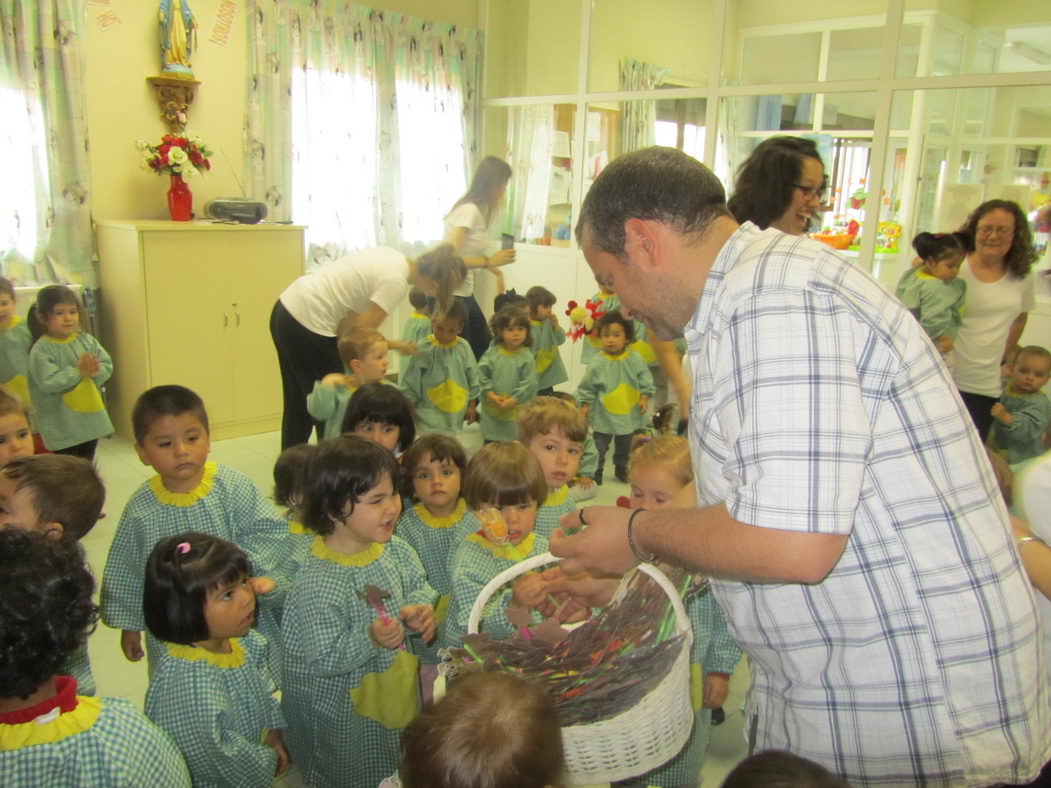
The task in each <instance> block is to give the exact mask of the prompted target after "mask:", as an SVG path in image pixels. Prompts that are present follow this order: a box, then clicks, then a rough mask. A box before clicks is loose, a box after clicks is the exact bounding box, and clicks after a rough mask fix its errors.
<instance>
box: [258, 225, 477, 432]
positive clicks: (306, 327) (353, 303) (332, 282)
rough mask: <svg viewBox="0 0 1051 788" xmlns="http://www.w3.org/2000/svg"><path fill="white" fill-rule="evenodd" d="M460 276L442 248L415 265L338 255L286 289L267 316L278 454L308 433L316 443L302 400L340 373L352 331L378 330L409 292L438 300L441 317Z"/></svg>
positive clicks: (458, 263) (456, 260)
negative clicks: (277, 388)
mask: <svg viewBox="0 0 1051 788" xmlns="http://www.w3.org/2000/svg"><path fill="white" fill-rule="evenodd" d="M466 273H467V271H466V269H465V268H464V263H463V260H462V259H461V258H460V257H459V255H457V254H456V253H455V252H454V251H453V248H452V247H451V246H449V245H448V244H442V245H441V246H439V247H437V248H436V249H433V250H431V251H429V252H427V253H426V254H423V255H421V256H420V257H418V258H416V259H415V260H412V259H410V258H407V257H406V256H405V255H403V254H402V253H401V252H399V251H397V250H396V249H391V248H389V247H385V246H381V247H377V248H375V249H362V250H361V251H360V252H352V253H351V254H348V255H344V256H343V257H341V258H339V259H338V260H336V261H335V262H332V263H329V264H328V265H325V266H322V267H321V268H320V269H318V270H317V271H313V272H311V273H309V274H304V275H303V276H301V277H299V278H298V279H296V280H295V281H294V282H293V283H292V284H290V285H289V286H288V288H287V289H286V290H285V292H283V293H282V294H281V296H280V297H279V298H278V300H277V303H276V304H275V305H274V309H273V312H271V314H270V335H271V336H272V337H273V339H274V347H276V348H277V360H278V363H279V364H280V365H281V385H282V390H283V392H284V412H283V413H282V417H281V448H282V450H284V449H287V448H288V447H290V446H297V445H299V444H300V443H305V442H306V441H307V440H309V439H310V431H311V429H313V428H314V427H317V429H318V437H319V438H320V436H321V425H320V424H316V423H315V422H314V420H313V419H312V418H311V417H310V414H309V413H307V395H308V394H309V393H310V391H311V389H313V387H314V382H315V381H317V380H320V379H321V378H323V377H325V375H328V374H329V373H332V372H342V371H343V362H342V361H341V360H340V357H339V351H338V349H337V343H338V338H339V337H340V336H342V335H343V334H345V333H347V332H348V331H349V330H350V329H352V328H354V327H355V326H364V327H366V328H379V326H380V324H381V323H382V322H383V320H384V319H385V318H386V317H387V315H389V314H390V313H391V312H392V311H393V310H394V308H395V307H397V306H398V304H400V303H401V302H402V301H403V300H404V299H405V297H406V295H408V292H409V288H410V287H413V286H415V287H418V288H419V289H420V290H422V291H423V292H425V293H427V294H428V295H431V296H434V297H436V298H437V300H438V309H439V311H444V309H445V308H446V307H447V305H448V304H449V302H450V300H451V299H452V294H453V292H454V291H455V290H456V288H458V287H459V286H460V285H461V283H462V282H463V280H464V277H465V276H466ZM387 344H388V346H389V347H391V348H394V349H396V350H401V351H402V352H407V353H413V352H415V348H414V347H408V346H405V343H403V342H402V341H401V340H398V339H388V340H387Z"/></svg>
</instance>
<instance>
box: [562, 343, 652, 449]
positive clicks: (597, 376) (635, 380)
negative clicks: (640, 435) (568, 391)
mask: <svg viewBox="0 0 1051 788" xmlns="http://www.w3.org/2000/svg"><path fill="white" fill-rule="evenodd" d="M653 390H654V389H653V375H651V374H650V370H649V367H647V366H646V362H645V361H643V360H642V357H641V356H639V354H638V353H636V352H635V351H634V350H631V349H630V348H628V349H626V350H625V351H624V352H623V353H619V354H617V355H616V356H611V355H610V354H609V353H607V352H605V351H602V352H601V353H599V354H598V355H596V356H595V357H594V358H592V359H591V362H590V363H589V364H588V371H587V372H585V373H584V377H583V379H582V380H581V381H580V385H579V386H577V394H576V399H577V402H579V403H580V404H581V405H590V406H591V408H590V410H589V411H588V424H589V425H591V429H592V430H594V431H595V432H603V433H606V434H607V435H631V433H633V432H634V431H635V430H637V429H639V428H640V427H642V413H641V412H640V411H639V398H640V396H641V395H643V394H645V395H646V396H650V397H651V396H653Z"/></svg>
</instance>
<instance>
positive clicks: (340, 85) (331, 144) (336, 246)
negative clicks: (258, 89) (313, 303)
mask: <svg viewBox="0 0 1051 788" xmlns="http://www.w3.org/2000/svg"><path fill="white" fill-rule="evenodd" d="M376 102H377V95H376V85H375V83H373V82H372V81H371V80H369V79H366V78H365V77H363V76H361V75H354V74H339V73H332V72H327V71H324V72H323V71H320V70H316V69H303V70H296V71H293V76H292V113H291V115H292V121H291V122H292V221H294V222H296V223H297V224H305V225H306V226H307V230H306V238H307V246H308V252H307V256H308V264H320V263H323V262H326V261H327V260H330V259H332V260H334V259H336V258H337V257H339V256H340V255H341V254H343V253H344V252H346V251H347V250H350V249H364V248H366V247H369V246H375V245H376V240H377V239H376V215H377V214H376V212H377V210H378V208H377V206H376V204H375V200H374V197H375V195H376V192H377V183H376V171H377V163H378V149H379V144H378V142H379V139H378V129H377V117H376Z"/></svg>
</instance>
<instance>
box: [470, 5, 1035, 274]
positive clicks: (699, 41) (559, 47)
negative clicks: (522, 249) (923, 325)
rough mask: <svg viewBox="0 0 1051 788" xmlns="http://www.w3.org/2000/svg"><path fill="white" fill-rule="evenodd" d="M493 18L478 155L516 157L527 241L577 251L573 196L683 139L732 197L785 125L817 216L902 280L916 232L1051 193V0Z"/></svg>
mask: <svg viewBox="0 0 1051 788" xmlns="http://www.w3.org/2000/svg"><path fill="white" fill-rule="evenodd" d="M486 20H487V21H486V63H485V69H484V99H483V106H484V108H485V109H484V112H483V124H484V129H483V135H482V140H483V142H482V146H483V150H482V151H481V153H482V154H483V155H489V154H491V155H497V156H501V157H504V158H506V159H507V160H508V161H510V162H511V164H512V167H513V170H514V176H513V180H512V184H511V187H510V189H509V192H508V201H507V212H506V216H505V217H504V219H503V225H504V226H503V230H504V232H507V233H510V234H513V235H514V236H515V238H516V241H517V242H518V243H525V244H533V245H541V246H551V247H567V248H575V240H574V239H573V237H572V228H573V216H574V215H575V214H576V209H577V207H578V206H579V204H580V202H581V200H582V199H583V196H584V195H585V194H586V193H587V189H588V188H589V186H590V184H591V182H592V181H593V180H594V178H595V176H596V175H597V174H598V173H599V172H601V171H602V168H603V167H605V166H606V164H608V163H609V162H610V161H611V160H612V159H614V158H616V157H617V156H619V155H620V154H622V153H624V152H627V151H631V150H636V149H638V148H642V147H646V146H649V145H670V146H673V147H677V148H679V149H681V150H684V151H685V152H686V153H688V154H689V155H691V156H694V157H696V158H697V159H699V160H701V161H703V162H704V163H705V164H707V165H708V166H709V167H711V168H712V169H713V171H714V172H715V173H716V174H717V175H718V176H719V177H720V178H721V179H722V181H723V183H724V184H726V185H727V188H728V191H729V190H730V189H731V188H732V181H733V173H734V172H735V171H736V168H737V167H738V166H739V165H740V163H741V162H742V161H743V160H744V159H745V158H746V157H747V156H748V155H749V153H750V152H751V151H752V150H753V149H754V148H755V146H756V145H757V144H758V143H759V142H761V141H762V140H763V139H765V138H767V137H770V136H773V135H777V134H793V135H802V136H807V137H810V138H812V139H813V140H814V141H815V142H816V143H817V145H818V147H819V149H820V150H821V153H822V158H823V159H824V161H825V167H826V174H827V177H828V181H829V192H828V198H827V200H826V205H825V212H824V214H823V217H822V228H821V229H822V230H823V231H824V232H825V233H827V234H830V235H836V236H852V238H850V242H849V244H847V247H848V248H847V249H846V253H847V254H848V255H849V256H852V257H854V258H855V259H857V261H858V262H859V264H861V265H864V266H865V267H866V268H869V269H871V270H873V271H874V273H876V274H877V275H878V276H879V277H880V278H881V279H883V280H884V281H888V282H890V281H893V279H894V278H895V277H896V276H897V273H898V271H899V270H900V266H901V265H902V264H907V262H908V259H909V239H911V238H912V236H913V235H914V234H915V233H916V232H919V231H921V230H934V231H943V230H948V229H953V228H954V227H956V226H957V225H958V224H959V222H960V220H961V212H965V210H966V209H967V208H969V207H973V206H974V205H977V204H978V203H979V202H981V201H982V200H984V199H990V198H992V197H1009V198H1010V199H1015V200H1017V201H1018V202H1019V203H1020V204H1021V205H1022V206H1023V208H1024V209H1025V210H1027V211H1028V212H1030V214H1031V215H1032V216H1033V217H1034V218H1035V215H1036V211H1037V209H1038V208H1039V207H1040V206H1041V205H1042V204H1044V203H1045V202H1047V201H1048V200H1049V199H1051V187H1049V179H1051V4H1048V3H1047V2H1046V0H1033V1H1030V0H1015V1H1014V2H1007V3H1004V2H992V0H909V2H905V1H904V0H892V1H891V2H889V3H888V2H876V0H844V1H843V2H840V3H836V4H826V5H825V7H823V8H815V7H814V4H809V6H808V5H807V4H803V5H800V4H788V3H782V2H779V0H652V2H649V3H638V2H635V0H487V3H486ZM1035 229H1036V230H1037V233H1038V240H1039V241H1040V242H1041V243H1046V239H1047V232H1046V228H1040V227H1035ZM902 261H904V262H902Z"/></svg>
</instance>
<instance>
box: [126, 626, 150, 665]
mask: <svg viewBox="0 0 1051 788" xmlns="http://www.w3.org/2000/svg"><path fill="white" fill-rule="evenodd" d="M120 650H121V651H123V652H124V658H125V659H126V660H128V661H129V662H138V661H139V660H140V659H142V658H143V657H144V656H146V652H145V651H143V650H142V633H141V632H137V631H135V630H133V629H122V630H121V633H120Z"/></svg>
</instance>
